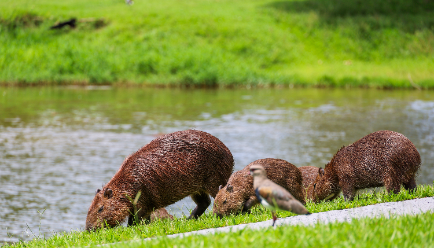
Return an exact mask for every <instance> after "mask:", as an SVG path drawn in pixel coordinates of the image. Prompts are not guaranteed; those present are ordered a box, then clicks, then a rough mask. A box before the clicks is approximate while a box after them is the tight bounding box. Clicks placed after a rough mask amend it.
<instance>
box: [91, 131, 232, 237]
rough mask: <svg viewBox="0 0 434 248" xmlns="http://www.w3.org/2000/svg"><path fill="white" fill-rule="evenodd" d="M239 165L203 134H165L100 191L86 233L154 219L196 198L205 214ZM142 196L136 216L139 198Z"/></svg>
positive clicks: (193, 215) (131, 159)
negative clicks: (164, 210)
mask: <svg viewBox="0 0 434 248" xmlns="http://www.w3.org/2000/svg"><path fill="white" fill-rule="evenodd" d="M233 166H234V159H233V157H232V154H231V152H230V151H229V149H228V148H227V147H226V146H225V145H224V144H223V143H222V142H221V141H220V140H219V139H217V138H216V137H214V136H212V135H211V134H208V133H206V132H202V131H198V130H186V131H179V132H174V133H170V134H166V135H162V136H159V137H157V138H156V139H154V140H152V141H151V142H150V143H149V144H147V145H145V146H144V147H142V148H141V149H140V150H138V151H137V152H136V153H134V154H132V155H130V156H129V157H127V158H126V159H125V160H124V162H123V163H122V165H121V167H120V169H119V170H118V171H117V172H116V174H115V175H114V176H113V178H112V179H111V180H110V181H109V182H108V183H107V184H106V185H105V186H104V187H103V188H102V189H101V190H97V192H96V195H95V198H94V199H93V202H92V204H91V205H90V208H89V211H88V213H87V218H86V229H87V230H93V229H97V228H101V227H103V226H108V227H114V226H116V225H119V224H120V223H122V222H123V221H124V220H126V219H127V217H128V225H133V224H134V218H133V216H134V214H136V216H137V217H138V220H139V221H140V220H143V219H149V218H150V214H151V212H152V211H154V210H155V209H159V208H162V207H165V206H167V205H170V204H173V203H175V202H177V201H179V200H181V199H183V198H184V197H186V196H191V198H192V199H193V201H194V202H195V203H196V204H197V207H196V208H195V209H194V210H193V211H192V213H191V215H190V217H189V218H197V217H199V216H200V215H202V214H203V213H204V212H205V210H206V208H207V207H208V206H209V204H211V199H210V197H209V195H211V196H212V197H215V196H216V194H217V192H218V190H219V185H222V184H223V185H224V184H226V183H227V181H228V179H229V177H230V175H231V173H232V170H233ZM139 191H140V192H141V194H140V197H139V198H138V202H137V205H136V206H135V209H137V210H138V213H133V212H134V207H133V203H132V202H131V199H134V198H135V197H136V195H138V193H139Z"/></svg>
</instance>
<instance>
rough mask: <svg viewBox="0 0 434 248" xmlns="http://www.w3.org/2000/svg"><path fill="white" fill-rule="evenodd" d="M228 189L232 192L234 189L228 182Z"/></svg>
mask: <svg viewBox="0 0 434 248" xmlns="http://www.w3.org/2000/svg"><path fill="white" fill-rule="evenodd" d="M226 191H227V192H229V193H231V192H232V191H234V186H232V185H230V184H228V186H227V187H226Z"/></svg>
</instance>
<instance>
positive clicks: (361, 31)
mask: <svg viewBox="0 0 434 248" xmlns="http://www.w3.org/2000/svg"><path fill="white" fill-rule="evenodd" d="M71 18H75V19H76V23H75V27H74V28H71V27H70V26H65V27H63V28H61V29H50V27H53V26H55V24H58V23H59V22H62V21H67V20H71ZM433 23H434V3H433V2H432V1H423V0H416V1H410V2H409V1H402V0H392V1H388V2H387V3H377V1H374V0H368V1H363V4H362V5H360V4H359V2H358V1H356V0H352V1H342V0H332V1H330V0H311V1H272V0H248V1H228V0H222V1H205V0H192V1H188V2H184V1H176V0H161V1H155V0H150V1H135V2H134V4H133V5H126V4H125V2H124V1H121V0H116V1H98V0H88V1H84V0H76V1H72V0H65V1H62V2H53V1H49V0H41V1H30V0H15V1H12V0H5V1H2V2H1V3H0V31H1V32H2V34H4V35H2V36H0V50H1V51H2V53H1V55H0V84H2V85H35V84H56V85H57V84H84V85H88V84H92V85H96V84H110V85H146V86H170V87H183V86H197V87H233V86H241V87H252V86H262V87H268V86H276V85H278V86H286V87H297V86H302V87H310V86H312V87H375V88H377V87H378V88H413V89H426V88H429V89H432V88H434V74H433V73H432V71H433V70H434V59H433V58H434V29H433Z"/></svg>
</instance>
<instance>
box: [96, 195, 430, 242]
mask: <svg viewBox="0 0 434 248" xmlns="http://www.w3.org/2000/svg"><path fill="white" fill-rule="evenodd" d="M428 211H431V212H433V213H434V197H427V198H422V199H414V200H407V201H401V202H387V203H380V204H375V205H369V206H364V207H359V208H351V209H343V210H332V211H328V212H321V213H314V214H311V215H298V216H291V217H286V218H279V219H277V221H276V226H284V225H304V226H308V225H315V224H318V223H323V224H326V223H333V222H350V221H351V220H352V219H362V218H378V217H381V216H385V217H387V218H389V217H390V216H399V215H410V214H411V215H416V214H420V213H425V212H428ZM270 218H271V216H270ZM272 222H273V221H272V220H268V221H262V222H256V223H249V224H240V225H236V226H227V227H219V228H211V229H204V230H200V231H194V232H187V233H178V234H172V235H167V236H165V237H168V238H177V237H181V238H182V237H187V236H190V235H210V234H214V233H221V232H232V231H239V230H242V229H245V228H249V229H253V230H255V229H261V228H268V227H270V226H271V224H272ZM159 237H161V236H159ZM155 238H158V237H152V238H146V239H143V240H134V241H127V242H122V243H129V242H143V241H147V240H151V239H155ZM115 244H119V243H115ZM106 245H112V244H106ZM102 246H105V245H102Z"/></svg>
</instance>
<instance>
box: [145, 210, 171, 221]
mask: <svg viewBox="0 0 434 248" xmlns="http://www.w3.org/2000/svg"><path fill="white" fill-rule="evenodd" d="M158 219H161V220H165V219H169V220H173V216H172V215H171V214H169V213H168V212H167V210H166V209H165V208H159V209H157V210H155V211H154V212H152V213H151V216H150V220H151V222H154V221H157V220H158Z"/></svg>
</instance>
